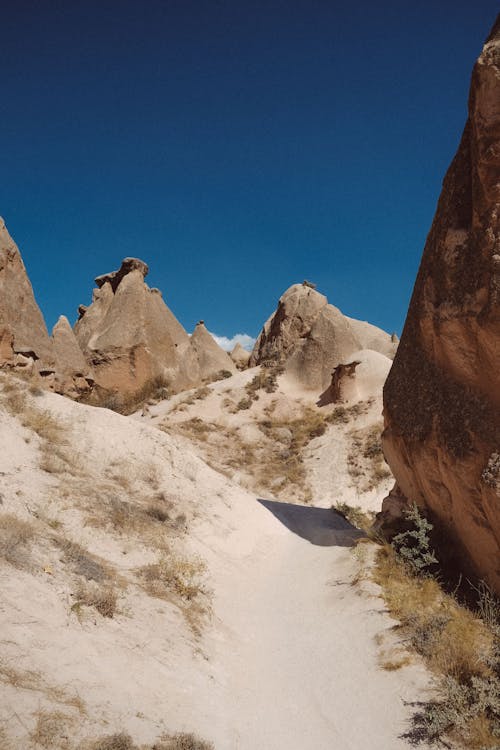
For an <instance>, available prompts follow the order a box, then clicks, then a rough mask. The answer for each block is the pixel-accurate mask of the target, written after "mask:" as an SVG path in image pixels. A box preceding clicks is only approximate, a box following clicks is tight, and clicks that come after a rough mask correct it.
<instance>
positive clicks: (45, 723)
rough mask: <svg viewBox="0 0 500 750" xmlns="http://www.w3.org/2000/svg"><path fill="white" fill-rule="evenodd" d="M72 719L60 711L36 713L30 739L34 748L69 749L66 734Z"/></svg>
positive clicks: (49, 749)
mask: <svg viewBox="0 0 500 750" xmlns="http://www.w3.org/2000/svg"><path fill="white" fill-rule="evenodd" d="M73 722H74V719H73V718H72V717H71V716H68V715H67V714H63V713H62V712H61V711H38V713H37V720H36V724H35V727H34V729H33V731H32V732H31V733H30V739H31V741H32V742H33V743H34V744H35V746H36V747H43V748H47V750H54V749H55V748H62V749H64V748H69V744H68V737H67V732H68V728H69V726H70V725H71V724H72V723H73Z"/></svg>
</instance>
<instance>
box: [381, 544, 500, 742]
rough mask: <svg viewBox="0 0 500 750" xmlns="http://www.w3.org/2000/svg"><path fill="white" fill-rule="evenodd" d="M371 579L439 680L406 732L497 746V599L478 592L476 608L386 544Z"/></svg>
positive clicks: (499, 728) (499, 709)
mask: <svg viewBox="0 0 500 750" xmlns="http://www.w3.org/2000/svg"><path fill="white" fill-rule="evenodd" d="M374 578H375V580H376V582H377V583H379V584H380V585H381V587H382V591H383V594H384V598H385V599H386V601H387V604H388V607H389V610H390V611H391V613H392V614H393V615H394V617H396V618H397V619H398V620H399V621H400V623H401V625H400V629H401V631H402V633H403V635H404V636H405V637H406V639H407V642H408V643H409V644H410V645H411V646H412V647H413V648H414V649H415V651H417V652H418V653H419V654H420V655H421V656H422V657H423V658H424V660H425V663H426V665H427V666H428V667H429V669H431V670H432V671H433V672H434V674H435V675H436V676H437V678H438V681H439V682H438V687H439V699H438V700H436V701H431V702H429V703H428V704H425V705H424V708H423V710H422V711H421V712H419V713H417V714H416V715H415V717H414V727H413V728H412V730H411V731H410V732H409V733H408V737H409V738H410V739H412V740H418V741H424V740H425V741H437V740H438V739H440V738H442V737H443V736H444V735H451V736H455V737H456V738H458V739H459V741H461V742H465V743H466V746H467V747H471V748H476V747H477V748H493V747H498V740H499V738H500V607H499V605H498V602H496V600H495V599H494V597H492V596H491V594H488V596H486V595H485V594H484V590H483V592H482V593H481V592H480V605H479V611H478V612H473V611H471V610H470V609H468V608H467V607H465V606H462V605H460V604H459V603H458V602H457V601H456V599H455V598H454V597H453V596H450V595H449V594H447V593H445V592H444V591H443V589H442V588H441V587H440V586H439V584H438V582H437V581H436V580H435V579H433V578H430V577H429V576H425V577H421V576H417V575H414V574H412V573H411V572H410V569H409V568H408V566H407V565H405V564H404V563H403V562H402V560H401V558H399V557H398V556H397V554H396V552H395V551H394V549H393V548H392V547H390V546H389V545H386V546H384V547H382V548H381V549H380V550H379V553H378V555H377V561H376V567H375V572H374ZM480 615H483V618H484V619H481V617H480ZM485 615H486V616H485ZM492 743H493V744H492Z"/></svg>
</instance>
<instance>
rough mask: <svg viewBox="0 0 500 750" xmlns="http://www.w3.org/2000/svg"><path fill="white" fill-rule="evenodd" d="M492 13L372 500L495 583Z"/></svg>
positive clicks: (415, 303) (497, 155) (497, 319)
mask: <svg viewBox="0 0 500 750" xmlns="http://www.w3.org/2000/svg"><path fill="white" fill-rule="evenodd" d="M499 300H500V17H499V18H498V19H497V21H496V24H495V26H494V28H493V31H492V33H491V35H490V37H489V39H488V40H487V42H486V44H485V47H484V49H483V52H482V54H481V56H480V57H479V60H478V61H477V63H476V65H475V67H474V71H473V75H472V83H471V90H470V98H469V118H468V121H467V124H466V126H465V130H464V134H463V137H462V141H461V143H460V146H459V149H458V152H457V154H456V156H455V158H454V160H453V162H452V164H451V166H450V168H449V170H448V173H447V174H446V177H445V180H444V183H443V189H442V193H441V197H440V199H439V203H438V207H437V212H436V216H435V218H434V222H433V224H432V227H431V231H430V233H429V236H428V238H427V243H426V246H425V249H424V253H423V257H422V262H421V265H420V270H419V272H418V276H417V280H416V283H415V289H414V292H413V296H412V299H411V303H410V307H409V311H408V317H407V320H406V324H405V328H404V331H403V335H402V338H401V343H400V345H399V348H398V352H397V354H396V358H395V361H394V365H393V367H392V369H391V372H390V375H389V377H388V380H387V383H386V386H385V389H384V405H385V424H386V428H385V432H384V450H385V455H386V458H387V461H388V463H389V465H390V467H391V469H392V471H393V473H394V475H395V477H396V480H397V483H398V487H397V488H396V491H395V492H394V493H393V496H392V498H389V499H388V500H387V502H385V504H384V509H383V511H384V514H385V515H386V516H388V515H390V513H391V511H393V510H394V506H395V505H396V506H397V505H398V504H401V502H402V501H406V502H407V501H412V502H416V503H417V504H418V505H420V506H423V507H426V508H427V509H428V510H429V512H430V515H431V516H432V518H433V520H434V522H435V523H436V525H437V527H438V530H439V532H440V535H441V537H442V539H443V547H442V550H441V552H442V555H444V556H448V557H450V556H454V560H450V562H454V564H455V565H456V566H457V567H462V568H463V569H465V571H466V572H467V571H468V572H473V573H475V574H477V575H478V576H480V577H482V578H486V579H487V580H488V581H489V582H490V584H491V585H493V586H494V587H495V589H496V590H497V591H499V592H500V554H499V552H500V549H499V542H500V496H499V487H500V456H499V453H500V450H499V448H500V387H499V373H500V313H499Z"/></svg>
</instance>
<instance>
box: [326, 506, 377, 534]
mask: <svg viewBox="0 0 500 750" xmlns="http://www.w3.org/2000/svg"><path fill="white" fill-rule="evenodd" d="M332 510H333V511H334V512H335V513H339V514H340V515H341V516H343V518H345V519H346V521H349V523H352V525H353V526H356V528H358V529H362V530H363V531H366V532H368V531H370V529H371V527H372V526H373V522H374V520H375V513H374V512H373V511H371V510H363V508H361V507H360V506H359V505H348V504H347V503H343V502H338V503H336V504H335V505H332Z"/></svg>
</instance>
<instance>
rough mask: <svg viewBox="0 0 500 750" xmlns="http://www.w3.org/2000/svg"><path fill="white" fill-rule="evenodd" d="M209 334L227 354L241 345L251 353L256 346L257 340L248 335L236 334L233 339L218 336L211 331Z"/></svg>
mask: <svg viewBox="0 0 500 750" xmlns="http://www.w3.org/2000/svg"><path fill="white" fill-rule="evenodd" d="M209 333H210V335H211V336H212V338H214V339H215V341H216V342H217V343H218V344H219V346H220V348H221V349H224V351H225V352H231V351H232V350H233V349H234V347H235V346H236V344H241V346H242V347H243V349H246V350H247V351H248V352H250V351H252V349H253V345H254V344H255V339H254V338H252V337H251V336H249V335H248V333H235V334H234V336H233V337H232V338H228V337H227V336H217V334H216V333H212V331H209Z"/></svg>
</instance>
